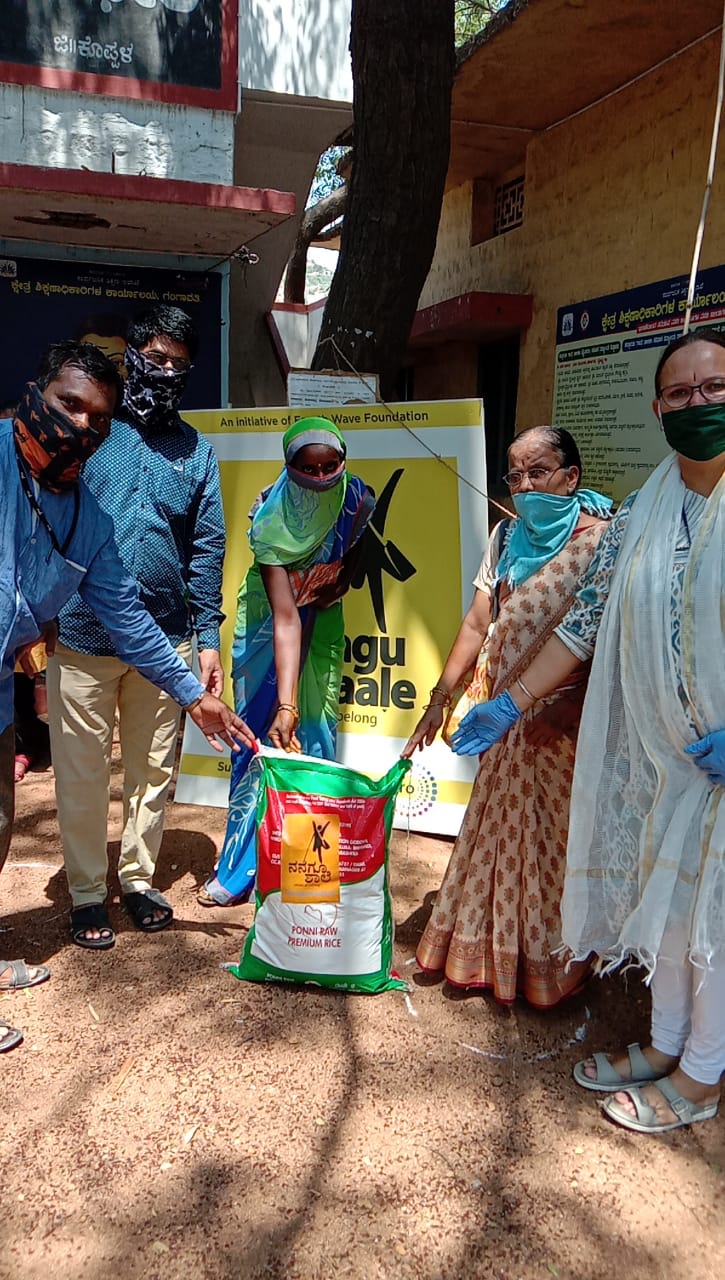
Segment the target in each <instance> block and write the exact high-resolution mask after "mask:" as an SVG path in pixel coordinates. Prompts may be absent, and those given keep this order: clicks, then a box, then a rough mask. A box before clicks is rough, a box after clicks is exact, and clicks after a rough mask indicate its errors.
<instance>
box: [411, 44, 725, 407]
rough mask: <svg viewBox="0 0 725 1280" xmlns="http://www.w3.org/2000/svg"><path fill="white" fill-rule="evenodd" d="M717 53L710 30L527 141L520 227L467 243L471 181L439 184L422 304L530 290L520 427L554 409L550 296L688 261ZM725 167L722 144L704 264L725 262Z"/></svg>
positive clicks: (678, 269) (641, 278)
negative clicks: (441, 192)
mask: <svg viewBox="0 0 725 1280" xmlns="http://www.w3.org/2000/svg"><path fill="white" fill-rule="evenodd" d="M718 56H719V42H718V41H717V40H715V39H710V40H708V41H706V42H704V43H703V44H701V45H698V46H696V47H695V48H694V49H692V50H690V51H689V52H688V53H685V54H682V55H681V56H680V57H678V58H677V59H675V60H673V61H672V62H670V63H669V64H668V65H667V66H665V67H663V68H662V69H661V70H659V71H657V72H654V73H651V74H650V75H649V76H647V77H646V78H645V79H644V80H641V81H639V82H638V83H637V84H635V85H633V86H631V87H630V88H629V89H626V90H623V91H622V92H620V93H618V94H616V95H615V96H614V97H612V98H610V99H608V100H607V101H605V102H603V103H602V104H601V105H600V106H597V107H592V108H590V109H589V110H588V111H586V112H584V113H583V114H582V115H579V116H576V117H575V118H573V119H571V120H569V121H568V122H566V123H563V124H561V125H558V126H557V127H555V128H552V129H551V130H549V131H547V132H545V133H543V134H541V135H540V136H539V137H537V138H535V139H533V140H532V141H531V142H530V144H529V147H528V152H527V157H526V196H525V200H526V204H525V212H524V221H523V225H522V226H521V227H519V228H517V229H515V230H513V231H509V232H507V233H506V234H505V235H502V236H499V237H497V238H496V239H493V240H489V241H486V242H484V243H482V244H479V245H476V246H475V247H471V245H470V223H471V196H472V183H470V182H468V183H465V184H464V185H463V186H461V187H458V188H456V189H455V190H453V191H451V192H450V193H449V194H448V195H447V196H446V199H445V202H444V208H443V212H442V217H441V223H440V229H439V235H438V245H437V249H436V255H435V259H434V262H433V266H432V269H431V272H430V275H429V277H428V280H427V282H426V285H425V288H424V290H423V293H422V295H421V299H420V302H419V306H420V307H427V306H431V305H432V304H434V303H437V302H441V301H443V300H445V299H446V298H451V297H455V296H457V295H458V294H461V293H466V292H469V291H471V290H484V291H489V290H490V291H493V292H511V293H517V292H523V293H531V294H533V295H534V315H533V319H532V323H531V327H530V329H529V331H528V333H527V334H526V335H525V336H524V338H523V342H522V350H521V371H520V379H519V397H518V413H517V427H518V429H524V428H525V427H528V426H531V425H533V424H535V423H537V422H541V421H542V420H544V419H546V417H548V416H550V413H551V406H552V397H553V384H554V347H555V337H556V312H557V308H559V307H561V306H564V305H565V304H567V303H570V302H576V301H579V300H583V299H586V298H590V297H596V296H598V295H600V294H606V293H612V292H616V291H618V290H621V289H629V288H633V287H635V286H637V285H641V284H646V283H647V282H648V281H654V280H660V279H663V278H666V277H667V276H669V275H682V274H687V273H688V272H689V270H690V264H691V258H692V250H693V244H694V238H695V231H696V228H697V222H698V218H699V213H700V205H701V201H702V195H703V188H704V182H705V175H706V171H707V160H708V152H709V146H710V135H711V130H712V121H713V113H714V107H715V85H716V80H717V64H718ZM723 145H724V144H722V142H721V148H722V147H723ZM724 173H725V151H721V160H720V164H719V167H718V174H717V176H716V181H715V186H714V188H713V192H712V198H711V202H710V213H709V220H708V229H707V234H706V236H705V241H704V245H703V254H702V261H701V265H702V266H703V267H709V266H715V265H718V264H719V263H722V262H725V178H724V177H723V174H724Z"/></svg>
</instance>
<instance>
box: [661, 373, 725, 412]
mask: <svg viewBox="0 0 725 1280" xmlns="http://www.w3.org/2000/svg"><path fill="white" fill-rule="evenodd" d="M696 391H699V392H700V395H701V396H702V398H703V400H706V401H707V403H708V404H718V403H719V402H720V401H721V400H725V378H706V379H705V381H704V382H700V383H698V384H696V385H694V386H693V385H692V384H691V383H689V382H683V383H679V382H678V383H677V385H676V386H673V387H663V388H662V390H661V391H660V393H659V395H658V396H657V399H658V400H662V401H663V403H664V404H666V405H667V408H668V409H686V408H687V406H688V404H689V403H690V401H691V400H692V397H693V396H694V394H695V392H696Z"/></svg>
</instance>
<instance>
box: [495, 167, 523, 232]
mask: <svg viewBox="0 0 725 1280" xmlns="http://www.w3.org/2000/svg"><path fill="white" fill-rule="evenodd" d="M523 220H524V175H523V173H522V174H521V175H520V177H518V178H514V179H513V181H512V182H502V183H501V186H500V187H496V193H495V196H494V204H493V234H494V235H495V236H500V235H502V234H503V232H504V231H512V230H513V228H514V227H520V226H521V223H522V222H523Z"/></svg>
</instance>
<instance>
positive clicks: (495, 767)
mask: <svg viewBox="0 0 725 1280" xmlns="http://www.w3.org/2000/svg"><path fill="white" fill-rule="evenodd" d="M605 528H606V524H605V522H603V521H602V522H601V523H598V524H596V525H592V526H590V527H589V528H585V529H582V530H580V531H579V532H576V533H575V534H574V536H573V537H572V538H571V539H570V541H569V542H568V543H567V544H566V546H565V547H564V549H563V550H562V551H560V552H559V554H558V555H556V556H554V557H553V559H551V560H550V561H549V562H548V563H547V564H546V565H545V566H544V567H543V568H542V569H539V570H538V571H537V572H536V573H534V574H533V575H532V576H531V577H530V578H528V579H527V580H526V581H525V582H524V583H522V584H521V585H520V586H519V587H517V588H516V589H515V590H514V591H511V592H510V593H509V594H508V595H507V596H506V597H505V598H503V595H504V593H503V591H502V592H501V597H502V598H501V601H500V612H499V614H498V617H497V619H496V621H495V623H494V625H493V627H492V628H491V631H490V634H489V639H488V643H487V654H486V658H487V673H488V678H489V682H490V688H491V694H490V696H491V697H495V696H496V695H497V694H499V693H501V692H502V691H503V690H504V689H506V688H509V687H510V686H511V685H512V684H513V683H514V682H515V680H516V676H517V675H518V674H519V673H520V672H522V671H525V669H526V667H527V666H528V664H529V663H530V662H531V660H532V658H533V657H534V656H535V655H536V653H537V652H538V651H539V649H540V648H541V647H542V645H543V644H544V643H545V641H546V640H547V639H548V638H549V636H550V635H551V633H552V631H553V630H554V628H555V627H556V626H558V624H559V623H560V622H561V620H562V618H563V616H564V614H565V613H566V612H567V610H568V608H569V606H570V604H571V602H572V598H573V596H574V594H575V592H576V591H577V589H578V586H579V583H580V581H581V579H582V577H583V575H584V572H585V570H586V568H587V566H588V564H589V561H590V560H591V558H592V556H593V554H594V551H595V550H596V546H597V543H598V541H599V538H600V537H601V534H602V531H603V530H604V529H605ZM585 678H586V677H585V676H584V675H581V676H580V677H579V679H578V680H574V679H570V680H569V681H568V682H567V684H566V686H563V687H562V688H560V689H557V690H555V692H554V693H552V694H551V695H550V696H549V697H548V698H546V699H544V700H543V701H542V702H539V703H537V704H536V706H535V708H534V709H531V710H529V711H526V712H524V714H523V715H522V716H521V718H520V719H519V720H517V722H516V724H515V725H513V727H512V728H511V729H510V730H509V731H508V733H507V734H506V735H505V736H504V737H503V738H502V739H501V741H500V742H498V743H496V745H495V746H493V747H491V749H490V751H488V752H486V754H485V755H484V756H483V757H482V759H481V764H480V767H479V770H478V774H477V776H476V781H475V783H474V786H473V791H472V794H471V798H470V800H469V803H468V807H467V809H466V813H465V816H464V819H463V824H462V826H461V830H460V832H459V835H458V838H457V839H456V843H455V845H454V847H453V852H452V854H451V858H450V861H449V863H448V867H447V870H446V873H445V876H444V878H443V883H442V885H441V888H440V890H439V892H438V895H437V898H436V901H435V905H434V907H433V913H432V915H431V918H430V920H429V922H428V925H427V926H426V929H425V931H424V933H423V937H422V938H421V941H420V943H419V945H418V950H417V955H416V958H417V961H418V964H419V965H420V967H421V968H422V969H424V970H429V971H433V972H440V971H443V972H444V974H445V977H446V978H447V979H448V981H449V982H451V983H452V984H454V985H455V986H460V987H488V988H491V989H492V990H493V993H494V995H495V997H496V999H497V1000H499V1001H501V1002H502V1003H510V1002H511V1001H513V1000H514V999H515V998H516V996H517V995H521V996H523V997H524V998H525V999H526V1000H528V1001H529V1003H530V1004H532V1005H534V1006H536V1007H537V1008H541V1009H546V1008H550V1007H551V1006H553V1005H555V1004H558V1002H559V1001H560V1000H563V999H564V998H565V997H566V996H568V995H571V994H572V993H573V992H574V991H575V990H576V988H577V987H578V986H579V985H580V984H581V982H582V980H583V978H584V976H585V974H586V972H587V971H588V968H589V965H588V963H578V964H576V965H573V966H572V967H571V968H570V970H569V971H568V972H566V971H565V962H564V961H563V960H561V959H560V958H559V957H557V956H554V955H552V953H553V952H555V951H556V949H557V947H559V946H560V945H561V926H560V914H559V908H560V903H561V895H562V890H563V885H564V872H565V868H566V843H567V828H568V819H569V794H570V790H571V782H572V776H573V772H574V751H575V738H576V727H577V725H578V719H579V716H580V714H581V706H582V702H583V697H584V687H585ZM542 711H543V714H544V715H545V718H546V719H547V721H548V722H549V723H550V724H552V723H553V724H555V725H556V728H557V736H556V738H555V740H554V741H553V742H552V743H550V744H547V745H544V746H536V747H534V746H532V745H531V744H530V743H529V742H528V739H527V730H528V728H529V726H530V725H531V723H532V721H533V719H534V717H535V715H536V714H539V713H540V712H542Z"/></svg>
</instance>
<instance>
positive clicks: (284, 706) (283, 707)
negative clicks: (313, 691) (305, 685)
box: [277, 702, 300, 724]
mask: <svg viewBox="0 0 725 1280" xmlns="http://www.w3.org/2000/svg"><path fill="white" fill-rule="evenodd" d="M277 710H278V711H291V712H292V715H293V716H294V718H295V724H299V719H300V709H299V707H296V706H294V704H293V703H292V702H280V703H279V704H278V706H277Z"/></svg>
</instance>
